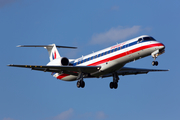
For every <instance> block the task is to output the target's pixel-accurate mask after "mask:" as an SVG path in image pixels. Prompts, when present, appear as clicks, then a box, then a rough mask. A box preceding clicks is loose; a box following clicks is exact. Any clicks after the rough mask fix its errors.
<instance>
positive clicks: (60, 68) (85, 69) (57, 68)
mask: <svg viewBox="0 0 180 120" xmlns="http://www.w3.org/2000/svg"><path fill="white" fill-rule="evenodd" d="M8 66H11V67H23V68H31V69H32V70H40V71H45V72H46V71H48V72H61V71H71V72H84V73H92V72H96V71H99V70H100V68H101V67H100V66H41V65H14V64H9V65H8Z"/></svg>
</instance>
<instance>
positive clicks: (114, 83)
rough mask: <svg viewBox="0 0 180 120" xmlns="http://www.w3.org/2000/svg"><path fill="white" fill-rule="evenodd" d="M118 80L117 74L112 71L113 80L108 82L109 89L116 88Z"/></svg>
mask: <svg viewBox="0 0 180 120" xmlns="http://www.w3.org/2000/svg"><path fill="white" fill-rule="evenodd" d="M118 80H119V77H118V74H117V72H115V73H113V82H110V84H109V87H110V88H111V89H113V88H114V89H117V88H118Z"/></svg>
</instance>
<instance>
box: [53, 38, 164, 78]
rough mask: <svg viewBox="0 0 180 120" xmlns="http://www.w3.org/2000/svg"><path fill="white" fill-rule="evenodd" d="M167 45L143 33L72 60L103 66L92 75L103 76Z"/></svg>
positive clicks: (72, 76) (83, 64) (86, 64)
mask: <svg viewBox="0 0 180 120" xmlns="http://www.w3.org/2000/svg"><path fill="white" fill-rule="evenodd" d="M164 48H165V46H164V45H163V44H162V43H160V42H158V41H156V40H155V39H154V38H152V37H151V36H148V35H143V36H140V37H137V38H134V39H131V40H128V41H125V42H123V43H120V44H117V45H114V46H111V47H108V48H106V49H103V50H100V51H97V52H94V53H92V54H89V55H86V56H82V57H80V58H78V59H74V60H73V61H71V64H72V65H73V66H101V69H100V70H99V71H98V72H95V73H91V74H90V76H93V77H97V78H98V77H101V76H103V75H105V74H108V73H113V72H115V71H116V70H119V69H121V68H122V67H123V66H124V65H125V64H126V63H128V62H131V61H134V60H137V59H140V58H143V57H146V56H149V55H151V53H153V52H154V51H157V50H159V51H160V52H161V51H162V52H164ZM53 76H54V77H56V78H57V79H61V80H65V81H73V80H77V76H74V75H68V74H63V73H54V74H53Z"/></svg>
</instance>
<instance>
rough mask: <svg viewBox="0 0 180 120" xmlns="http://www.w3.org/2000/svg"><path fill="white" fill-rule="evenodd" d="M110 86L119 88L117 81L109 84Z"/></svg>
mask: <svg viewBox="0 0 180 120" xmlns="http://www.w3.org/2000/svg"><path fill="white" fill-rule="evenodd" d="M109 87H110V88H111V89H113V88H114V89H117V88H118V83H117V82H110V84H109Z"/></svg>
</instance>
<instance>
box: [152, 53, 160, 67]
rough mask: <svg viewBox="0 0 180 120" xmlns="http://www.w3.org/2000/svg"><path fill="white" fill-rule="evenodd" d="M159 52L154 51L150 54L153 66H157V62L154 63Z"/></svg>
mask: <svg viewBox="0 0 180 120" xmlns="http://www.w3.org/2000/svg"><path fill="white" fill-rule="evenodd" d="M158 53H159V50H156V51H154V52H153V53H151V56H152V57H153V58H154V61H152V65H153V66H158V61H155V60H156V58H157V56H158Z"/></svg>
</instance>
